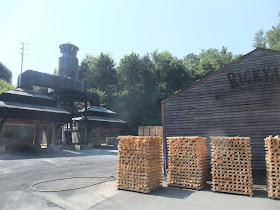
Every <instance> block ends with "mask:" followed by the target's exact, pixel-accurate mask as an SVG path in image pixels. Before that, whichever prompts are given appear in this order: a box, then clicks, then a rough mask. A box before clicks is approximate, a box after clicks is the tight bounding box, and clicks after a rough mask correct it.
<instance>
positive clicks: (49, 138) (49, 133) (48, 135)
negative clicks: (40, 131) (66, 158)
mask: <svg viewBox="0 0 280 210" xmlns="http://www.w3.org/2000/svg"><path fill="white" fill-rule="evenodd" d="M45 134H46V139H47V148H48V149H50V148H51V143H52V129H51V127H50V126H48V127H47V128H46V132H45Z"/></svg>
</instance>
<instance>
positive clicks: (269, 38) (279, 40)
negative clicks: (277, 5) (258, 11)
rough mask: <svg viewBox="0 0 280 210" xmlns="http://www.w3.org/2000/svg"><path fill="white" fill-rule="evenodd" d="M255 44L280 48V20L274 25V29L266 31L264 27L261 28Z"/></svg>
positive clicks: (279, 15) (279, 14)
mask: <svg viewBox="0 0 280 210" xmlns="http://www.w3.org/2000/svg"><path fill="white" fill-rule="evenodd" d="M278 18H280V12H279V13H278ZM253 46H254V47H256V48H257V47H263V48H267V47H268V48H269V49H272V50H280V22H278V23H277V24H276V25H275V26H272V29H270V30H269V31H267V32H266V33H265V32H264V31H263V30H262V29H261V30H259V31H258V32H257V33H256V34H255V37H254V41H253Z"/></svg>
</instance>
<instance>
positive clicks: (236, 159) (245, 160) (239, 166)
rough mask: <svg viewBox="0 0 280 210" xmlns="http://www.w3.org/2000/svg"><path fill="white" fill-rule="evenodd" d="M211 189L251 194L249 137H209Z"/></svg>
mask: <svg viewBox="0 0 280 210" xmlns="http://www.w3.org/2000/svg"><path fill="white" fill-rule="evenodd" d="M211 140H212V141H211V148H212V149H211V150H212V153H211V164H212V172H211V173H212V190H213V191H214V192H215V191H220V192H228V193H236V194H244V195H250V196H252V195H253V178H252V166H251V159H252V154H251V146H250V141H251V139H250V138H249V137H211Z"/></svg>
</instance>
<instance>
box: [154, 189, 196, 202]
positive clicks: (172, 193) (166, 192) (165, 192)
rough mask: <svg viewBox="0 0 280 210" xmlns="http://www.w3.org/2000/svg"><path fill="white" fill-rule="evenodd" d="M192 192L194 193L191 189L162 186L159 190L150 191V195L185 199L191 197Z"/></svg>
mask: <svg viewBox="0 0 280 210" xmlns="http://www.w3.org/2000/svg"><path fill="white" fill-rule="evenodd" d="M192 193H194V191H193V190H191V189H183V188H173V187H161V188H159V189H157V190H154V191H152V192H150V193H149V195H153V196H160V197H166V198H177V199H185V198H186V197H189V196H190V195H191V194H192Z"/></svg>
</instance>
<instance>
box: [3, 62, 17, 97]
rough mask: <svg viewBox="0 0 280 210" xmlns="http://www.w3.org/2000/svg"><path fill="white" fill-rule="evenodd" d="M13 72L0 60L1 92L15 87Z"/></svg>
mask: <svg viewBox="0 0 280 210" xmlns="http://www.w3.org/2000/svg"><path fill="white" fill-rule="evenodd" d="M12 76H13V74H12V72H11V71H10V69H8V68H7V67H6V66H5V65H4V64H3V63H1V62H0V94H1V93H3V92H5V91H8V90H11V89H13V88H14V86H13V85H12V84H11V83H12Z"/></svg>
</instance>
